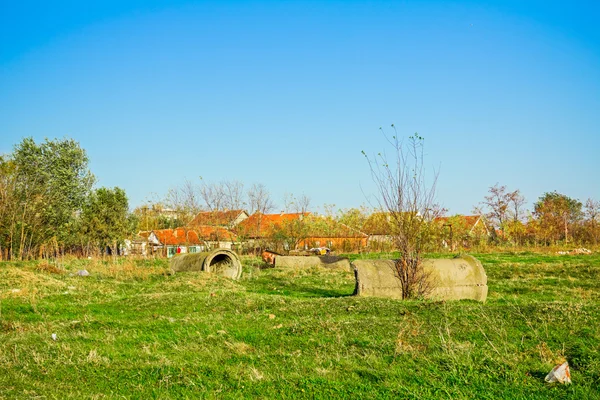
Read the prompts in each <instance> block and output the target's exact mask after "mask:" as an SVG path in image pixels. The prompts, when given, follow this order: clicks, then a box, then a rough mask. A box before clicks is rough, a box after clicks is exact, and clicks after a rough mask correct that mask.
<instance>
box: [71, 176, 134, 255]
mask: <svg viewBox="0 0 600 400" xmlns="http://www.w3.org/2000/svg"><path fill="white" fill-rule="evenodd" d="M135 219H136V218H135V217H134V216H133V215H130V214H129V202H128V200H127V195H126V194H125V191H124V190H123V189H121V188H118V187H115V188H114V189H108V188H104V187H102V188H99V189H96V190H95V191H93V192H92V194H91V195H90V196H89V198H88V201H87V202H86V204H85V207H84V209H83V214H82V228H83V233H84V236H85V237H86V238H87V239H88V243H87V244H88V248H89V247H90V246H94V247H96V248H100V249H105V248H107V247H109V248H110V249H111V252H112V254H117V246H118V245H119V243H121V242H122V241H123V239H125V238H126V237H127V236H129V235H130V234H131V233H132V232H133V230H135V229H136V226H135V223H134V221H135Z"/></svg>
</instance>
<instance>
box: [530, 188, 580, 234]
mask: <svg viewBox="0 0 600 400" xmlns="http://www.w3.org/2000/svg"><path fill="white" fill-rule="evenodd" d="M534 216H535V217H536V219H537V221H538V235H539V236H541V239H542V240H543V241H544V242H545V243H546V244H549V243H551V242H554V243H556V242H558V241H560V240H564V241H565V243H568V241H569V231H571V230H572V228H574V226H575V225H576V224H577V223H578V222H579V221H580V219H581V217H582V204H581V202H580V201H579V200H576V199H572V198H570V197H568V196H566V195H564V194H561V193H558V192H556V191H554V192H549V193H544V195H543V196H541V197H540V198H539V200H538V201H537V202H536V203H535V204H534Z"/></svg>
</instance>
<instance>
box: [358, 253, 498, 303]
mask: <svg viewBox="0 0 600 400" xmlns="http://www.w3.org/2000/svg"><path fill="white" fill-rule="evenodd" d="M352 266H353V267H354V273H355V276H356V287H355V290H354V294H355V295H357V296H373V297H389V298H396V299H401V298H402V286H401V284H400V280H399V279H398V277H397V274H396V262H395V261H394V260H356V261H354V262H353V263H352ZM422 266H423V271H424V276H425V277H426V278H425V279H427V281H428V283H429V285H428V286H429V287H430V288H431V290H430V291H429V293H427V294H426V295H425V297H426V298H429V299H433V300H461V299H472V300H478V301H485V300H486V298H487V292H488V287H487V275H486V273H485V270H484V269H483V266H482V265H481V263H480V262H479V260H477V259H476V258H474V257H472V256H467V255H465V256H461V257H456V258H452V259H426V260H423V264H422Z"/></svg>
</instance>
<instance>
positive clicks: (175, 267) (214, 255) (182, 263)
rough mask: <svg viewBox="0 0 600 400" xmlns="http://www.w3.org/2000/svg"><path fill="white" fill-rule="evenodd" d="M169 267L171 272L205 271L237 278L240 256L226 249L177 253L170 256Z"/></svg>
mask: <svg viewBox="0 0 600 400" xmlns="http://www.w3.org/2000/svg"><path fill="white" fill-rule="evenodd" d="M170 267H171V271H173V272H184V271H205V272H211V273H213V274H217V275H221V276H224V277H226V278H231V279H239V278H240V276H242V263H241V261H240V258H239V257H238V255H237V254H236V253H235V252H234V251H231V250H228V249H216V250H213V251H208V252H203V253H187V254H178V255H176V256H175V257H173V258H171V262H170Z"/></svg>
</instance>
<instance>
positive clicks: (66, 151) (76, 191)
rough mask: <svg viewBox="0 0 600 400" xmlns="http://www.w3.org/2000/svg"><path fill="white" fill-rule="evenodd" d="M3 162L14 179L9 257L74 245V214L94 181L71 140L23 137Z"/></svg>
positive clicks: (30, 255)
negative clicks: (40, 141) (38, 140)
mask: <svg viewBox="0 0 600 400" xmlns="http://www.w3.org/2000/svg"><path fill="white" fill-rule="evenodd" d="M7 163H9V164H10V169H11V174H12V177H13V178H14V190H13V196H12V201H13V202H14V204H13V205H12V207H11V222H10V224H9V227H8V230H9V237H10V243H9V254H10V255H9V256H10V257H11V258H24V257H35V256H37V255H38V254H39V253H37V251H39V252H42V250H43V249H44V248H48V247H52V248H54V249H56V250H58V249H60V251H64V250H65V248H66V247H69V246H73V245H75V244H76V243H77V238H76V235H74V231H75V229H76V225H77V218H78V214H79V212H80V211H81V209H82V206H83V203H84V202H85V199H86V198H87V196H88V194H89V192H90V190H91V188H92V185H93V183H94V176H93V175H92V173H91V172H90V171H89V169H88V157H87V154H86V152H85V150H83V149H82V148H81V147H80V146H79V143H77V142H76V141H74V140H73V139H68V138H65V139H55V140H49V139H45V141H44V142H43V143H41V144H37V143H35V141H34V140H33V139H32V138H25V139H23V141H22V142H21V143H19V144H17V145H16V146H15V148H14V151H13V153H12V154H11V155H9V157H8V160H5V162H4V164H5V166H6V165H7Z"/></svg>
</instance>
